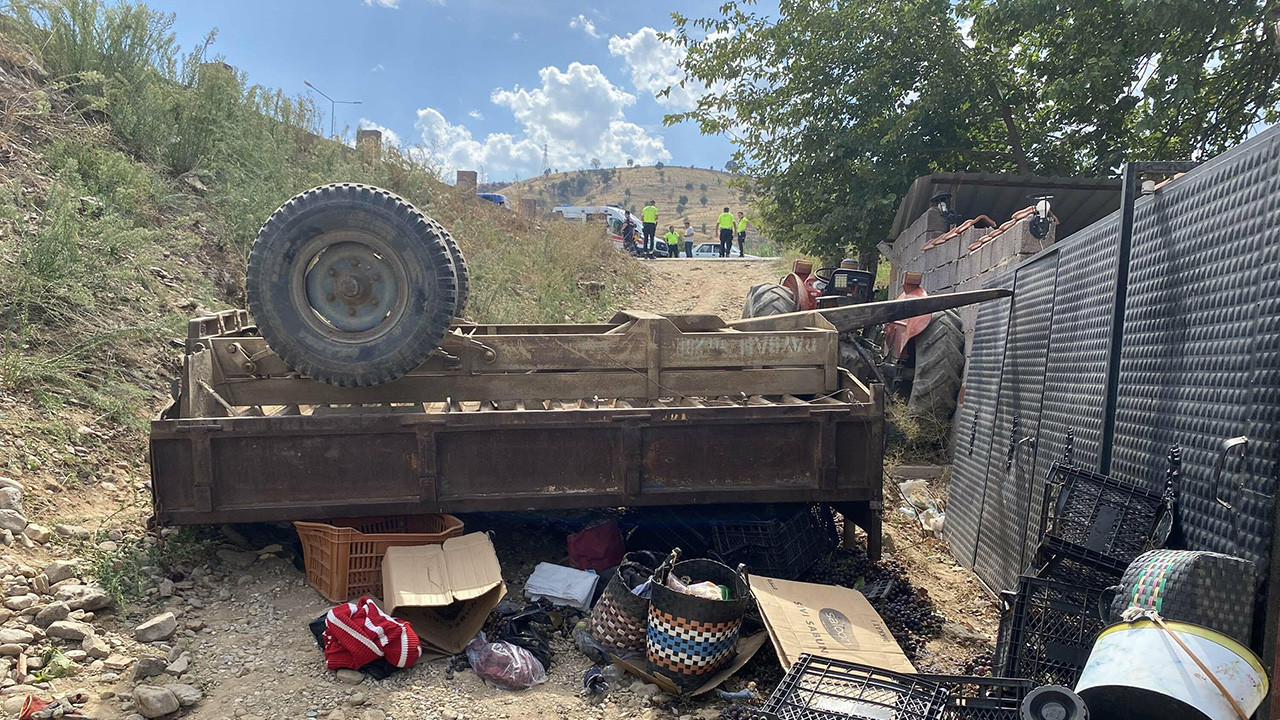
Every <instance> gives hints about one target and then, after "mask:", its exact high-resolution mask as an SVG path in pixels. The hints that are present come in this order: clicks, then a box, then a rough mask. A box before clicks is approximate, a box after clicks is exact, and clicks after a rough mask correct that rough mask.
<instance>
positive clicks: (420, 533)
mask: <svg viewBox="0 0 1280 720" xmlns="http://www.w3.org/2000/svg"><path fill="white" fill-rule="evenodd" d="M330 523H332V524H330ZM330 523H318V522H295V523H294V524H293V526H294V527H295V528H296V529H297V530H298V538H299V539H300V540H302V559H303V562H304V564H305V565H306V568H307V582H309V583H311V587H313V588H315V589H316V590H317V591H319V593H320V594H321V595H323V596H325V597H326V598H328V599H329V600H331V601H333V602H346V601H347V600H350V599H352V598H357V597H360V596H362V595H372V596H375V597H378V598H381V597H382V556H383V555H384V554H386V552H387V548H389V547H398V546H405V545H439V544H440V543H443V542H444V541H445V540H447V539H449V538H451V537H457V536H459V535H461V534H462V521H461V520H459V519H458V518H456V517H454V516H452V515H400V516H390V517H374V518H342V519H335V520H331V521H330Z"/></svg>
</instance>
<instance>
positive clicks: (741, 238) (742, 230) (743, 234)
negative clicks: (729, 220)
mask: <svg viewBox="0 0 1280 720" xmlns="http://www.w3.org/2000/svg"><path fill="white" fill-rule="evenodd" d="M737 229H738V255H739V256H741V257H746V256H747V251H746V250H743V249H742V244H743V243H744V242H746V241H747V217H746V215H744V214H743V213H742V212H739V213H738V225H737Z"/></svg>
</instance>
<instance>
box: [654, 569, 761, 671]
mask: <svg viewBox="0 0 1280 720" xmlns="http://www.w3.org/2000/svg"><path fill="white" fill-rule="evenodd" d="M668 574H670V575H675V576H676V577H677V578H682V579H684V578H687V579H688V580H691V581H692V582H704V581H710V582H713V583H715V584H717V585H723V586H725V587H727V588H729V592H730V599H729V600H710V599H707V598H702V597H697V596H694V595H688V594H685V593H682V592H679V591H676V590H672V589H671V588H669V587H667V586H666V579H667V577H668ZM750 602H751V592H750V588H749V587H748V585H747V581H746V579H745V578H744V577H743V576H742V575H740V574H739V573H736V572H734V571H733V570H731V569H729V568H728V567H727V566H725V565H723V564H721V563H718V562H715V561H714V560H686V561H684V562H677V563H674V564H671V563H665V564H664V565H663V567H662V568H659V570H658V572H657V573H655V574H654V583H653V595H652V598H651V601H650V603H649V624H648V631H647V632H646V634H645V652H646V655H647V659H648V662H649V671H650V672H652V673H654V674H656V675H662V676H663V677H665V678H667V679H668V680H671V681H672V682H673V683H675V684H676V685H677V686H678V687H680V688H681V689H682V690H691V689H694V688H696V687H698V686H699V685H701V684H702V683H703V682H705V681H706V680H707V678H708V677H710V676H711V675H712V674H714V673H715V672H717V671H718V670H720V669H721V668H723V667H724V666H725V665H726V664H728V663H729V662H730V661H732V660H733V657H734V648H735V646H736V645H737V642H738V634H739V632H740V630H741V628H742V616H743V615H744V614H745V613H746V611H747V606H748V604H749V603H750Z"/></svg>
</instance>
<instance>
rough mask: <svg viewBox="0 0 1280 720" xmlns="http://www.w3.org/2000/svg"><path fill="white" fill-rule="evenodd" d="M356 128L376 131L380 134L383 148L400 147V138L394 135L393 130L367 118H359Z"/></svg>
mask: <svg viewBox="0 0 1280 720" xmlns="http://www.w3.org/2000/svg"><path fill="white" fill-rule="evenodd" d="M356 127H358V128H360V129H361V130H377V131H378V132H380V133H382V144H383V145H384V146H388V145H389V146H395V147H400V146H401V142H400V136H399V135H397V134H396V131H395V130H392V129H391V128H389V127H386V126H384V125H379V124H378V123H376V122H374V121H372V120H370V119H368V118H360V122H359V123H357V124H356Z"/></svg>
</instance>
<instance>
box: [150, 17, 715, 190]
mask: <svg viewBox="0 0 1280 720" xmlns="http://www.w3.org/2000/svg"><path fill="white" fill-rule="evenodd" d="M148 5H150V6H151V7H153V8H154V9H157V10H164V11H167V12H174V13H176V14H177V23H176V26H175V29H176V31H177V33H178V39H179V42H180V43H181V44H182V46H183V47H184V48H190V47H191V46H192V45H194V44H196V43H198V42H199V41H200V40H201V39H203V37H204V35H205V34H206V33H207V32H208V31H209V30H210V29H212V28H217V29H218V30H219V35H218V39H217V42H216V43H215V45H214V50H215V51H216V52H218V53H220V54H222V55H224V56H225V57H226V60H227V62H228V63H230V64H232V65H234V66H236V67H238V68H239V69H240V70H242V71H244V72H246V73H248V76H249V80H250V82H253V83H259V84H262V85H266V86H269V87H280V88H283V89H284V90H285V91H286V92H289V93H304V92H307V88H306V86H305V85H304V84H303V81H305V80H310V81H311V83H312V84H314V85H315V86H316V87H318V88H320V89H321V90H323V91H324V92H325V93H327V94H329V95H330V96H331V97H333V98H334V99H338V100H360V101H362V104H361V105H358V106H343V105H339V106H338V107H337V113H336V117H337V123H338V127H339V128H340V129H341V128H342V127H344V126H347V127H349V128H351V129H352V132H354V128H355V127H356V126H358V125H364V126H370V127H379V128H382V129H384V130H389V131H390V133H384V134H386V135H387V136H388V137H390V136H391V134H394V137H396V138H398V139H399V141H400V142H401V144H402V145H404V146H405V147H411V146H422V147H423V149H424V151H425V152H427V153H428V154H429V155H430V156H432V157H433V158H434V160H435V161H436V162H438V163H439V164H441V165H442V166H444V168H445V169H446V170H449V169H457V168H466V169H477V170H479V169H483V172H484V174H485V176H486V179H487V180H490V181H498V180H510V179H513V178H516V177H528V176H529V175H531V174H536V173H539V172H541V170H542V146H543V144H544V143H546V144H547V145H548V152H549V155H550V161H551V162H550V164H551V166H552V167H554V168H556V169H559V170H570V169H575V168H578V167H586V166H588V165H589V163H590V162H591V160H592V159H599V160H600V161H601V162H602V163H603V164H604V165H606V166H612V165H621V164H625V162H626V159H627V158H628V157H630V158H633V159H635V161H636V162H637V163H640V164H652V163H654V162H657V161H662V162H665V163H667V164H676V165H696V166H702V167H707V166H715V167H717V168H719V167H722V166H723V165H724V163H725V161H726V160H728V159H729V156H730V153H731V151H732V149H731V147H730V144H729V142H728V141H727V140H726V139H725V138H721V137H705V136H702V135H700V134H699V133H698V130H697V128H696V127H695V126H693V125H691V124H683V125H681V126H677V127H673V128H664V127H663V126H662V117H663V115H664V114H665V113H667V112H670V111H672V110H679V109H684V108H685V107H688V106H689V105H690V104H691V103H693V102H694V101H695V100H696V96H697V94H698V89H697V88H693V89H690V90H685V91H680V90H677V91H676V92H673V93H672V96H671V97H670V98H663V99H661V100H658V99H655V97H654V94H655V92H656V91H658V90H660V89H662V88H664V87H666V86H667V85H668V84H669V83H670V81H671V79H672V78H674V77H678V74H676V63H678V62H679V59H680V55H679V52H678V51H677V50H676V49H675V48H671V47H667V46H664V45H663V44H662V43H661V42H660V41H659V40H658V38H657V36H656V32H662V31H666V30H669V29H670V27H671V18H670V10H671V6H670V5H664V4H658V3H648V2H627V3H624V2H617V1H615V0H604V1H603V2H595V3H591V2H582V1H579V0H514V1H513V0H252V1H251V0H220V1H218V2H189V1H185V0H148ZM718 5H719V0H680V2H679V9H680V11H681V12H683V13H685V14H686V15H691V16H694V17H700V16H709V15H712V14H714V13H715V8H716V7H717V6H718ZM316 100H317V102H318V103H319V105H320V107H321V108H322V109H323V110H324V112H325V114H326V116H327V114H328V110H329V104H328V102H327V101H325V100H324V99H323V98H320V97H318V96H317V97H316Z"/></svg>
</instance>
